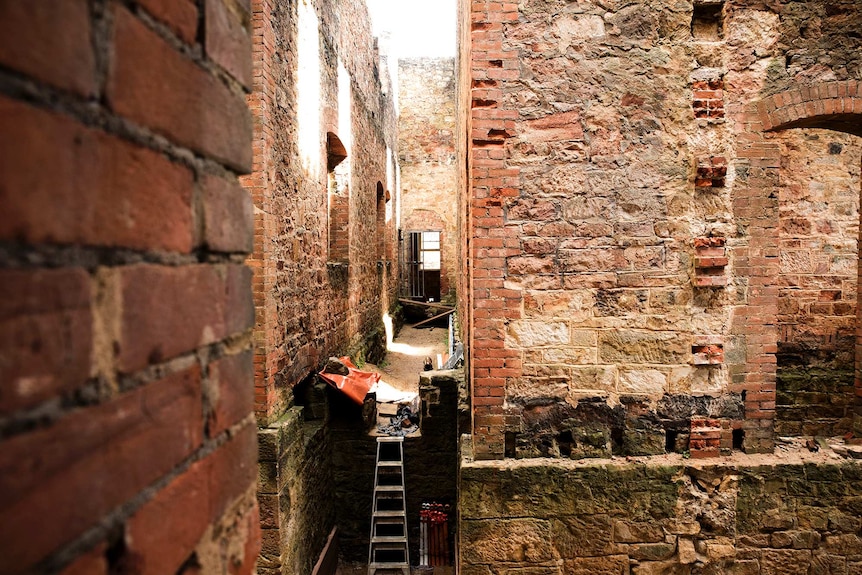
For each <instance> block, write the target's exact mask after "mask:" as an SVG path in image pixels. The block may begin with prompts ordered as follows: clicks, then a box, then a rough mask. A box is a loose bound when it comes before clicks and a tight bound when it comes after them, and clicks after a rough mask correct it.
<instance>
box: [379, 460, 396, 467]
mask: <svg viewBox="0 0 862 575" xmlns="http://www.w3.org/2000/svg"><path fill="white" fill-rule="evenodd" d="M377 467H402V465H401V462H400V461H378V462H377Z"/></svg>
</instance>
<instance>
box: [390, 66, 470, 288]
mask: <svg viewBox="0 0 862 575" xmlns="http://www.w3.org/2000/svg"><path fill="white" fill-rule="evenodd" d="M398 106H399V114H398V157H399V163H400V166H401V189H402V191H403V194H402V197H401V202H402V203H401V229H402V230H403V231H405V232H407V231H439V232H440V244H441V258H442V261H441V270H440V293H441V297H446V295H447V294H450V293H453V294H454V292H455V291H456V285H455V278H456V265H457V263H456V262H457V256H458V237H459V236H458V228H457V223H458V219H457V217H456V214H457V200H456V191H457V190H456V176H457V169H458V168H457V166H456V164H455V125H456V123H455V60H454V59H453V58H407V59H402V60H399V61H398Z"/></svg>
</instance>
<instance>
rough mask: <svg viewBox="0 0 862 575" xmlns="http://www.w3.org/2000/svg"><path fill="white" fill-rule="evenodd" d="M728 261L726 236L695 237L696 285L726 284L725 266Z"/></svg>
mask: <svg viewBox="0 0 862 575" xmlns="http://www.w3.org/2000/svg"><path fill="white" fill-rule="evenodd" d="M728 261H729V260H728V259H727V252H726V249H725V238H695V240H694V274H695V275H694V285H695V286H697V287H722V286H726V285H727V276H726V275H725V268H726V267H727V264H728Z"/></svg>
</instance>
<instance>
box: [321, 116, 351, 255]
mask: <svg viewBox="0 0 862 575" xmlns="http://www.w3.org/2000/svg"><path fill="white" fill-rule="evenodd" d="M345 159H347V150H346V149H345V148H344V144H343V143H342V142H341V140H340V139H339V138H338V136H336V135H335V134H333V133H332V132H328V133H327V134H326V173H327V174H326V178H327V199H328V202H329V211H328V213H329V261H330V262H340V263H347V261H348V260H349V257H350V185H349V169H348V166H347V164H346V163H345V162H344V160H345Z"/></svg>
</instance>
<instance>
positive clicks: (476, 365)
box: [461, 1, 860, 458]
mask: <svg viewBox="0 0 862 575" xmlns="http://www.w3.org/2000/svg"><path fill="white" fill-rule="evenodd" d="M707 8H708V9H706V8H704V7H703V6H700V5H698V6H697V7H695V10H694V16H693V12H692V9H691V7H688V6H687V7H682V6H672V5H669V4H667V3H662V2H650V1H643V2H636V3H632V4H628V5H626V6H615V7H608V6H607V5H606V4H601V5H599V3H590V2H586V3H584V2H582V3H578V4H577V6H574V5H563V4H562V3H557V2H522V3H503V2H472V3H470V4H468V3H466V2H465V3H462V15H463V18H464V22H465V24H466V26H465V27H464V28H462V37H467V36H469V51H468V50H466V49H465V48H464V47H462V52H461V54H462V57H463V58H465V64H466V66H467V67H468V68H469V70H468V72H467V74H466V75H467V79H466V80H463V81H462V84H461V87H462V99H461V103H462V105H463V106H464V108H463V111H462V113H464V114H466V116H467V117H466V118H464V119H465V120H466V122H465V125H464V127H463V129H462V130H461V131H462V132H463V133H465V134H467V137H466V141H465V142H463V144H462V146H463V149H464V152H465V154H466V156H467V166H468V168H469V174H468V177H467V181H466V183H465V186H464V191H465V192H466V200H465V201H466V205H465V204H462V210H464V212H465V216H466V218H465V222H466V227H465V228H464V233H465V237H466V240H467V254H466V255H467V258H468V259H467V262H466V265H465V267H464V269H465V270H466V271H468V272H469V274H470V275H469V278H468V279H467V281H468V285H469V287H468V289H467V293H466V294H465V295H466V296H467V298H468V302H467V304H466V308H467V310H468V313H469V314H470V317H469V318H468V319H467V320H466V322H465V323H466V326H467V333H468V338H469V341H470V346H469V347H470V366H471V369H470V373H471V381H472V389H473V413H474V421H473V425H474V449H475V453H476V456H477V457H478V458H499V457H502V456H503V455H506V454H508V455H515V456H518V457H530V456H534V455H555V456H560V455H562V456H568V457H582V456H584V454H593V455H596V454H602V453H605V454H607V453H610V452H613V453H618V454H626V453H632V452H638V453H650V452H661V451H663V450H664V449H669V450H674V449H677V450H678V449H688V448H690V449H691V452H692V454H693V455H695V456H705V455H713V454H716V453H719V452H724V453H728V452H729V451H730V449H731V447H732V445H733V444H734V441H736V443H737V444H739V443H740V442H741V446H742V447H743V448H744V449H745V450H747V451H769V450H771V449H772V447H773V443H772V442H773V432H774V421H775V417H776V373H777V371H778V370H780V369H784V366H779V365H778V364H777V361H776V353H778V352H779V346H778V344H779V337H780V333H784V334H786V335H787V337H789V338H790V339H789V340H788V343H791V344H794V345H796V346H797V348H798V347H799V346H802V347H804V348H806V349H807V348H808V346H809V345H810V344H814V345H815V347H816V348H817V349H818V350H821V349H822V350H823V353H824V354H825V355H828V354H829V353H830V352H829V351H827V349H829V350H831V349H844V350H846V349H848V346H847V343H848V339H849V338H848V336H849V333H848V330H847V326H848V325H849V324H848V321H851V320H850V318H852V316H853V314H854V313H855V309H856V307H855V303H854V302H855V300H856V295H855V293H856V287H855V285H856V284H855V281H856V280H855V277H854V276H855V275H856V272H855V263H854V264H852V265H851V266H850V267H849V268H846V267H845V268H843V269H842V262H843V261H844V260H845V258H847V259H852V260H854V261H855V258H856V255H855V247H853V246H855V241H856V240H855V232H854V231H852V230H851V229H850V227H849V226H848V225H847V224H849V225H850V226H852V225H857V224H858V213H857V212H856V210H857V208H856V207H855V205H854V204H852V203H848V200H847V198H844V197H840V195H839V194H837V193H835V192H824V191H822V190H824V188H825V189H826V190H837V189H842V190H843V189H846V190H848V192H847V193H849V194H856V193H857V192H858V187H859V182H858V176H857V174H858V163H859V161H858V159H857V158H856V156H855V154H856V153H858V143H855V144H852V143H850V141H849V140H848V139H847V137H846V136H843V135H839V134H829V135H826V133H822V134H823V135H821V136H818V135H817V134H814V133H805V132H803V133H800V132H797V131H792V130H785V129H786V128H788V127H808V128H811V127H824V128H832V129H836V130H839V131H844V132H849V133H857V130H858V129H859V128H858V126H859V117H858V116H854V115H852V114H855V112H854V110H855V106H856V96H855V94H856V92H857V90H858V86H857V84H858V78H857V76H858V65H857V63H858V58H859V51H858V48H859V42H858V39H856V38H852V35H850V36H848V31H849V30H850V28H851V27H852V25H853V24H852V23H857V24H858V22H859V18H860V14H859V11H858V6H855V5H853V4H852V3H851V2H843V3H840V6H839V5H835V6H832V5H830V6H828V7H827V5H826V3H821V2H814V3H807V4H806V8H805V10H802V9H801V7H800V6H799V5H798V4H795V3H792V2H780V3H778V4H777V5H775V6H771V7H769V8H766V7H762V6H761V7H754V6H751V5H750V4H749V3H745V2H728V3H725V4H723V5H722V6H719V7H718V8H717V9H715V7H707ZM693 17H694V18H695V20H696V22H694V23H693V21H692V18H693ZM813 21H817V22H818V26H819V27H818V28H817V31H816V32H812V31H811V29H810V28H808V26H809V25H810V23H811V22H813ZM692 56H694V58H692ZM758 61H760V62H763V63H767V62H771V64H769V65H768V66H770V67H769V70H770V71H769V72H768V73H767V72H763V70H765V68H758V67H757V66H756V65H755V62H758ZM814 62H817V64H814ZM854 70H855V71H854ZM467 82H469V96H467V93H466V91H465V90H466V88H467ZM768 130H772V131H773V132H777V133H772V132H769V131H768ZM782 130H785V131H782ZM819 138H824V139H826V138H828V140H827V142H832V143H834V144H835V146H834V147H833V148H832V149H833V150H836V151H837V150H838V148H839V147H840V150H841V151H839V152H838V153H832V154H831V155H830V154H829V153H828V144H827V145H824V144H823V143H821V144H820V145H819V150H816V149H814V147H815V146H816V144H814V143H813V142H815V141H817V139H819ZM845 150H846V151H845ZM824 156H829V159H828V160H826V161H823V162H822V163H823V165H828V166H829V168H824V167H820V166H818V168H817V169H816V172H815V170H814V169H813V168H806V167H805V165H806V163H807V162H809V161H811V162H818V160H806V159H805V158H818V157H820V158H822V157H824ZM833 156H838V157H833ZM845 187H846V188H845ZM826 194H828V195H829V199H828V200H826V199H825V197H824V196H825V195H826ZM815 198H823V199H819V200H818V199H815ZM806 202H808V203H806ZM825 205H828V206H829V207H828V208H827V207H824V206H825ZM815 206H816V207H815ZM845 214H846V215H845ZM825 220H828V221H829V222H830V224H831V225H830V226H829V227H828V228H827V227H824V226H825V225H826V224H825ZM794 226H795V228H794ZM818 226H819V227H818ZM796 228H801V231H800V229H796ZM813 230H817V231H816V232H815V231H813ZM815 236H816V237H815ZM718 240H721V245H718V244H716V245H712V244H711V243H710V242H713V241H718ZM704 242H705V243H704ZM800 263H801V264H802V267H805V269H807V270H810V271H807V272H803V271H799V272H797V273H793V274H788V273H787V266H788V265H790V266H793V265H800ZM815 270H816V271H815ZM826 284H834V285H833V287H831V288H830V287H828V286H827V285H826ZM815 291H816V298H815V297H813V296H814V295H815ZM845 294H846V295H845ZM821 298H822V299H821ZM836 302H837V303H836ZM779 306H783V307H781V308H780V307H779ZM818 316H820V317H818ZM779 323H781V324H783V325H782V329H779ZM851 323H852V321H851ZM827 326H828V327H827ZM782 330H783V331H782ZM793 334H795V335H793ZM814 334H816V336H815V337H811V335H814ZM839 334H843V337H844V342H843V343H841V344H837V345H836V343H835V342H834V341H833V340H832V339H831V338H836V339H837V340H841V337H842V335H839ZM704 338H705V339H706V340H710V342H708V343H699V342H701V341H702V340H704ZM712 340H716V341H720V345H721V349H720V350H719V349H717V348H716V349H713V348H712V347H710V346H715V345H718V344H714V343H711V341H712ZM810 355H811V357H817V353H812V354H810ZM843 357H844V359H841V360H839V361H840V363H841V365H843V366H844V368H845V369H844V370H843V371H844V373H845V374H846V373H847V371H848V370H847V369H846V368H847V367H848V365H849V364H848V358H849V356H843ZM789 367H790V369H791V372H789V373H790V376H791V378H792V377H796V379H797V381H798V380H799V374H794V373H792V371H793V369H795V367H794V366H792V365H791V366H789ZM834 367H836V365H835V364H833V365H832V366H830V368H834ZM803 375H804V374H803ZM809 380H810V381H812V382H815V383H816V384H817V385H821V386H825V387H823V389H822V390H821V392H820V394H819V396H816V397H815V396H814V393H812V394H811V395H810V396H804V395H803V393H804V392H802V393H799V392H801V390H800V389H799V388H798V384H797V388H796V389H795V390H794V391H793V394H794V395H793V397H790V398H786V397H785V398H784V399H785V400H786V401H790V402H791V405H788V406H787V407H788V408H789V409H786V410H784V411H782V414H789V413H791V412H792V411H793V409H794V406H793V405H792V403H795V402H796V401H804V400H805V401H808V402H809V407H806V408H805V411H804V413H805V415H804V416H803V417H802V418H806V419H822V420H823V421H822V422H821V423H822V425H821V424H817V423H812V424H811V425H808V426H805V430H807V431H809V432H817V433H819V432H822V431H829V432H832V431H835V430H842V429H846V427H847V426H848V425H849V417H847V415H848V414H849V411H848V410H847V407H846V406H847V404H849V403H850V401H851V400H850V399H847V400H838V403H839V405H837V406H836V405H834V404H833V405H827V397H829V396H830V393H831V392H835V393H837V394H840V393H842V392H843V393H845V394H846V395H845V397H847V395H849V393H847V392H848V380H847V378H846V377H841V376H839V377H837V378H832V381H831V382H829V383H826V382H819V381H817V378H816V376H815V377H813V378H809ZM802 385H803V386H804V385H805V384H804V383H802ZM700 398H708V400H706V401H701V399H700ZM717 405H721V407H720V408H718V412H710V411H709V410H712V409H715V408H716V406H717ZM683 406H684V407H683ZM818 412H819V415H814V414H815V413H818ZM838 412H840V413H838ZM708 417H709V418H714V419H715V421H716V422H717V423H716V425H708V426H706V427H703V426H701V425H700V424H698V423H697V420H701V419H705V418H708ZM802 418H800V419H802ZM839 421H841V423H839ZM782 429H784V430H788V429H791V427H784V428H782ZM794 429H795V432H796V433H799V432H802V426H801V425H795V428H794ZM714 430H718V431H715V433H716V434H717V437H712V434H713V431H714ZM507 433H508V440H509V441H508V444H507V442H506V439H507ZM662 436H664V441H662ZM734 438H736V439H734ZM662 443H664V445H663V444H662Z"/></svg>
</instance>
